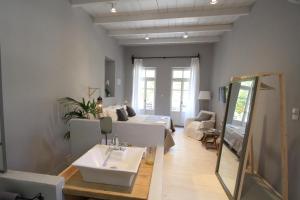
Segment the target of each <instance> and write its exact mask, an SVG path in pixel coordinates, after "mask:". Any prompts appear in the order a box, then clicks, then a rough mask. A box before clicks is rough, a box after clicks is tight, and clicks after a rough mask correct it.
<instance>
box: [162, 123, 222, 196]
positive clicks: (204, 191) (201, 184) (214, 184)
mask: <svg viewBox="0 0 300 200" xmlns="http://www.w3.org/2000/svg"><path fill="white" fill-rule="evenodd" d="M174 139H175V142H176V145H175V146H174V147H173V148H172V149H171V150H170V152H168V153H167V154H166V155H165V157H164V183H163V200H184V199H186V200H202V199H203V200H204V199H205V200H223V199H224V200H226V199H228V198H227V196H226V194H225V192H224V191H223V188H222V186H221V185H220V183H219V181H218V179H217V177H216V175H215V167H216V161H217V155H216V151H215V150H206V149H205V147H204V146H202V145H201V142H199V141H197V140H194V139H192V138H189V137H187V136H185V135H184V134H183V129H182V128H177V129H176V132H175V133H174Z"/></svg>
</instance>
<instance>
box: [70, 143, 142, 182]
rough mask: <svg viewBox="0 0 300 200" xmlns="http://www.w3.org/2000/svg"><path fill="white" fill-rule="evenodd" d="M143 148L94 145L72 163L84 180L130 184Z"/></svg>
mask: <svg viewBox="0 0 300 200" xmlns="http://www.w3.org/2000/svg"><path fill="white" fill-rule="evenodd" d="M144 152H145V148H140V147H122V149H121V150H116V149H113V148H110V147H109V146H107V145H100V144H98V145H96V146H94V147H93V148H92V149H90V150H89V151H88V152H86V153H85V154H84V155H83V156H81V157H80V158H79V159H78V160H76V161H75V162H74V163H73V164H72V165H73V166H75V167H76V168H78V169H79V171H80V174H81V175H82V177H83V180H84V181H86V182H94V183H104V184H110V185H120V186H128V187H129V186H131V184H132V181H133V179H134V176H135V175H136V174H137V172H138V169H139V165H140V162H141V160H142V157H143V154H144Z"/></svg>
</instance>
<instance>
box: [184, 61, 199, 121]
mask: <svg viewBox="0 0 300 200" xmlns="http://www.w3.org/2000/svg"><path fill="white" fill-rule="evenodd" d="M199 77H200V60H199V58H192V61H191V90H190V103H189V105H188V108H187V112H186V117H195V116H196V114H197V113H196V102H197V94H198V92H199V80H200V78H199Z"/></svg>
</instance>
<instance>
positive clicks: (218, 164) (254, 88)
mask: <svg viewBox="0 0 300 200" xmlns="http://www.w3.org/2000/svg"><path fill="white" fill-rule="evenodd" d="M258 79H259V78H258V77H256V76H254V77H245V78H243V77H241V78H238V79H232V81H231V82H230V85H229V91H228V97H227V102H226V110H225V115H224V121H223V122H224V123H223V125H222V133H221V142H220V148H219V152H218V160H217V165H216V170H215V174H216V176H217V177H218V179H219V181H220V183H221V185H222V187H223V189H224V191H225V192H226V195H227V196H228V198H229V199H231V200H236V199H237V198H238V193H239V189H240V188H239V187H240V184H239V183H240V181H241V175H242V171H243V163H244V160H245V154H246V150H247V144H248V138H249V132H250V127H251V121H252V115H253V109H254V104H255V98H256V92H257V89H258ZM247 80H253V81H254V85H253V93H252V97H251V98H252V101H251V105H250V108H251V109H250V113H249V120H248V123H247V125H246V128H245V137H244V140H243V148H242V154H241V156H240V160H239V167H238V172H237V178H236V184H235V189H234V194H233V195H232V194H231V192H230V191H229V189H228V188H227V186H226V184H225V183H224V181H223V179H222V177H221V176H220V174H219V167H220V161H221V156H222V149H223V144H224V136H225V129H226V122H227V115H228V110H229V104H230V97H231V90H232V85H233V83H236V82H242V81H247ZM246 133H247V134H246Z"/></svg>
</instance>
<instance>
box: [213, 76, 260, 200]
mask: <svg viewBox="0 0 300 200" xmlns="http://www.w3.org/2000/svg"><path fill="white" fill-rule="evenodd" d="M254 86H255V80H245V81H241V82H234V83H232V84H231V92H230V97H229V104H228V111H227V117H226V123H225V130H224V140H223V145H222V151H221V155H220V161H219V162H220V163H219V169H218V173H219V175H220V177H221V179H222V181H223V183H224V185H225V187H226V188H227V189H228V191H229V193H230V194H231V196H234V191H235V187H236V183H237V177H238V174H239V173H238V171H239V164H240V161H241V159H242V156H243V149H244V147H243V144H244V139H245V137H246V136H247V134H248V133H247V131H246V130H247V129H246V127H247V124H248V122H249V116H250V111H251V107H252V101H253V98H252V96H253V91H254Z"/></svg>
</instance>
